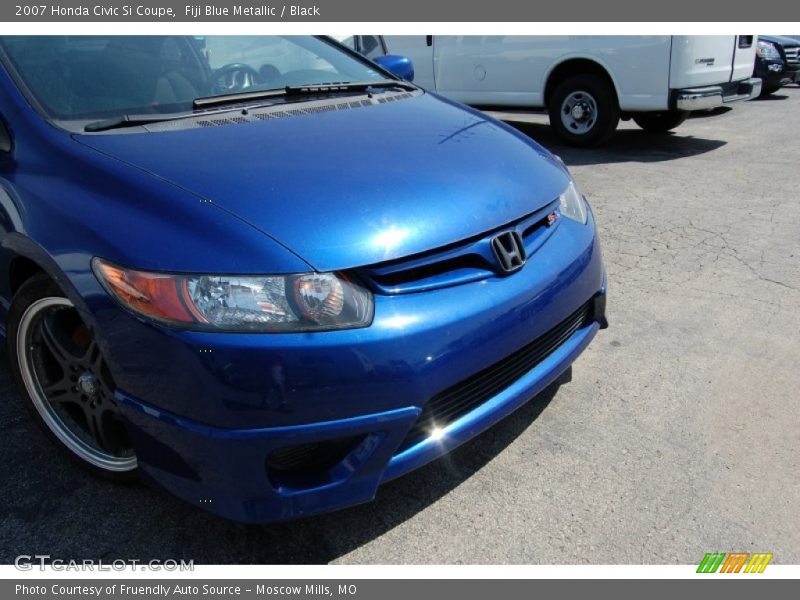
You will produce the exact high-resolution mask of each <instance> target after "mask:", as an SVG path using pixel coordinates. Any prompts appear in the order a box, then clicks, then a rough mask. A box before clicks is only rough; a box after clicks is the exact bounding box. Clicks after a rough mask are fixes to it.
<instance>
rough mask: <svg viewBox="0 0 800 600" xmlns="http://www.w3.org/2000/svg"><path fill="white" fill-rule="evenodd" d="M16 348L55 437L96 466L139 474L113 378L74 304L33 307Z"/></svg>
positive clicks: (49, 301) (50, 300)
mask: <svg viewBox="0 0 800 600" xmlns="http://www.w3.org/2000/svg"><path fill="white" fill-rule="evenodd" d="M16 343H17V357H18V361H19V368H20V373H21V375H22V380H23V383H24V385H25V388H26V390H27V392H28V394H29V396H30V398H31V400H32V402H33V405H34V407H35V408H36V410H37V412H38V413H39V415H40V416H41V417H42V420H43V421H44V422H45V424H46V425H47V426H48V427H49V428H50V430H51V431H52V432H53V434H54V435H55V436H56V437H57V438H58V439H59V440H60V441H61V442H62V443H63V444H64V445H65V446H67V448H68V449H69V450H71V451H72V452H73V453H74V454H76V455H77V456H78V457H79V458H81V459H83V460H84V461H86V462H88V463H90V464H92V465H94V466H96V467H99V468H101V469H104V470H107V471H112V472H124V471H132V470H134V469H136V466H137V461H136V455H135V454H134V452H133V448H132V446H131V443H130V440H129V438H128V435H127V430H126V429H125V426H124V424H123V422H122V418H121V414H120V411H119V407H118V406H117V403H116V401H115V399H114V388H115V385H114V381H113V378H112V377H111V374H110V373H109V371H108V367H107V365H106V363H105V360H104V359H103V355H102V352H101V351H100V348H99V346H98V345H97V341H96V340H95V339H94V336H92V334H91V332H90V331H89V329H88V327H86V325H85V324H84V323H83V321H82V319H81V318H80V315H79V314H78V311H77V310H76V309H75V307H74V306H73V304H72V303H71V302H70V301H69V300H68V299H67V298H62V297H46V298H41V299H39V300H37V301H35V302H33V303H32V304H31V305H30V306H29V307H28V308H27V309H26V310H25V312H24V313H23V315H22V318H21V319H20V324H19V328H18V330H17V339H16Z"/></svg>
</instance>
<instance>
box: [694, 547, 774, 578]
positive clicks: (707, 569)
mask: <svg viewBox="0 0 800 600" xmlns="http://www.w3.org/2000/svg"><path fill="white" fill-rule="evenodd" d="M771 560H772V554H771V553H767V552H755V553H753V554H750V553H749V552H729V553H725V552H707V553H706V555H705V556H704V557H703V560H701V561H700V564H699V565H698V567H697V572H698V573H763V572H764V569H766V568H767V565H768V564H769V563H770V561H771Z"/></svg>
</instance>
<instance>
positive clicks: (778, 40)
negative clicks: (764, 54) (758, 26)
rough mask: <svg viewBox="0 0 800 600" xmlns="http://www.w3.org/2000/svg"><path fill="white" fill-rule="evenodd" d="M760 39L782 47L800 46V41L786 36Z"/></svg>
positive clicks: (768, 36) (770, 36)
mask: <svg viewBox="0 0 800 600" xmlns="http://www.w3.org/2000/svg"><path fill="white" fill-rule="evenodd" d="M758 39H759V40H764V41H765V42H772V43H775V44H780V45H781V46H788V47H790V48H793V47H794V46H800V40H796V39H794V38H790V37H786V36H785V35H759V36H758Z"/></svg>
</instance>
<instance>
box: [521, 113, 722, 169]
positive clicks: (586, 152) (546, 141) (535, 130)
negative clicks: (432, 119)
mask: <svg viewBox="0 0 800 600" xmlns="http://www.w3.org/2000/svg"><path fill="white" fill-rule="evenodd" d="M506 123H508V124H509V125H511V126H512V127H514V128H515V129H517V130H519V131H520V132H522V133H524V134H525V135H527V136H528V137H530V138H532V139H533V140H535V141H536V142H538V143H539V144H541V145H542V146H544V147H545V148H547V149H548V150H550V151H551V152H553V153H554V154H557V155H558V156H560V157H561V158H562V160H563V161H564V162H565V163H566V164H567V166H570V167H571V166H584V165H599V164H610V163H625V162H643V163H649V162H664V161H668V160H675V159H678V158H685V157H689V156H697V155H700V154H705V153H707V152H712V151H714V150H717V149H718V148H721V147H722V146H724V145H725V144H727V142H725V141H723V140H709V139H705V138H698V137H694V136H690V135H682V134H681V133H680V130H678V131H677V132H670V133H663V134H652V133H647V132H645V131H642V130H639V129H619V130H617V131H616V132H615V133H614V135H613V136H612V137H611V139H610V140H609V141H608V142H607V143H606V144H604V145H602V146H600V147H598V148H574V147H572V146H567V145H565V144H563V142H561V141H560V140H559V139H558V137H557V136H556V134H555V133H554V132H553V130H552V129H551V128H550V126H549V125H547V124H543V123H530V122H524V121H513V120H507V121H506Z"/></svg>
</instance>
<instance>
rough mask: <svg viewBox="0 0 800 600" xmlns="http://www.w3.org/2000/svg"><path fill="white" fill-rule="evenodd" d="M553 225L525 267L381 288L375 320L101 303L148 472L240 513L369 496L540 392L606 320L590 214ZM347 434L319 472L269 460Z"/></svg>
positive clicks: (303, 508)
mask: <svg viewBox="0 0 800 600" xmlns="http://www.w3.org/2000/svg"><path fill="white" fill-rule="evenodd" d="M557 223H558V224H557V225H556V226H555V227H556V230H555V231H554V233H553V235H551V236H550V238H549V239H548V241H547V242H546V243H545V244H544V245H543V246H542V247H541V248H540V249H539V250H537V252H536V253H535V254H533V255H531V256H530V257H529V263H528V265H526V267H525V268H524V269H522V270H521V271H519V272H517V273H515V274H514V275H512V276H509V277H505V278H493V279H489V280H483V281H480V282H474V283H471V284H464V285H458V286H454V287H450V288H444V289H439V290H435V291H429V292H424V293H415V294H406V295H401V296H394V297H386V296H384V297H376V308H375V321H374V322H373V324H372V326H370V327H368V328H365V329H359V330H350V331H336V332H318V333H311V334H268V335H253V334H210V333H199V332H178V331H172V330H167V329H163V328H161V327H159V326H157V325H154V324H151V323H145V322H142V321H139V320H137V319H135V318H134V317H132V316H130V315H129V314H128V313H126V312H125V311H122V310H120V309H118V308H115V309H112V306H111V305H108V306H107V307H106V308H105V309H100V310H97V311H96V312H95V314H96V316H97V318H98V321H99V323H98V325H99V330H100V331H103V333H104V336H105V338H106V340H105V341H106V342H107V344H106V345H107V347H106V348H104V351H105V353H106V355H107V356H109V363H110V366H111V367H112V372H113V374H114V376H115V378H116V381H117V385H118V388H119V391H118V393H117V399H118V401H119V404H120V406H121V409H122V412H123V414H124V415H125V417H126V419H127V421H128V425H129V431H130V433H131V437H132V441H133V444H134V447H135V449H136V453H137V456H138V458H139V464H140V468H141V472H142V473H143V475H144V476H145V477H146V478H148V479H150V480H151V481H153V482H155V483H157V484H158V485H160V486H162V487H164V488H166V489H167V490H169V491H170V492H172V493H173V494H175V495H176V496H178V497H180V498H182V499H184V500H186V501H187V502H190V503H192V504H194V505H195V506H198V507H200V508H204V509H206V510H208V511H210V512H213V513H216V514H219V515H222V516H224V517H227V518H230V519H234V520H238V521H244V522H267V521H275V520H282V519H290V518H296V517H301V516H306V515H311V514H314V513H319V512H324V511H330V510H334V509H338V508H343V507H345V506H349V505H353V504H357V503H361V502H365V501H368V500H370V499H372V498H373V497H374V495H375V493H376V491H377V488H378V486H379V484H380V483H382V482H384V481H387V480H389V479H392V478H395V477H399V476H400V475H402V474H404V473H407V472H409V471H411V470H413V469H415V468H417V467H419V466H421V465H423V464H425V463H427V462H429V461H431V460H433V459H435V458H436V457H438V456H441V455H442V454H444V453H445V452H447V451H449V450H451V449H452V448H454V447H455V446H458V445H459V444H462V443H464V442H465V441H467V440H469V439H470V438H472V437H474V436H475V435H477V434H478V433H480V432H481V431H483V430H484V429H486V428H487V427H489V426H491V425H492V424H493V423H496V422H497V421H499V420H500V419H502V418H503V417H505V416H506V415H508V414H509V413H510V412H512V411H513V410H515V409H516V408H517V407H519V406H520V405H522V404H524V403H525V402H527V401H528V400H530V399H531V398H532V397H533V396H534V395H536V394H537V393H539V392H540V391H541V390H543V389H544V388H545V387H546V386H548V385H549V384H550V383H551V382H553V381H554V380H555V379H557V378H558V377H559V375H560V374H561V373H562V372H563V371H564V370H565V369H566V368H567V367H568V366H569V365H570V364H571V363H572V362H573V361H574V360H575V358H576V357H577V356H578V355H579V354H580V353H581V351H582V350H583V349H584V348H585V347H586V346H587V345H588V344H589V342H590V341H591V339H592V338H593V337H594V335H595V333H596V332H597V330H598V329H599V328H600V327H601V326H604V325H605V285H606V284H605V272H604V269H603V265H602V259H601V255H600V249H599V245H598V242H597V239H596V237H595V232H594V222H593V217H591V216H590V219H589V223H588V224H587V225H586V226H583V225H578V224H577V223H574V222H571V221H568V220H567V219H560V220H559V221H558V222H557ZM587 302H588V303H589V305H590V306H591V310H590V311H589V314H590V317H591V318H588V319H587V320H586V321H585V322H583V323H582V325H581V326H580V327H579V328H578V329H576V330H574V331H573V332H571V334H570V335H569V337H567V338H566V339H563V340H562V341H561V342H560V345H558V347H557V348H555V350H553V351H552V352H550V353H549V354H548V355H547V356H546V357H545V358H544V359H542V360H540V361H539V362H538V363H537V364H536V365H535V366H534V367H533V368H531V369H530V370H528V371H527V372H524V373H522V374H521V375H520V376H518V377H516V379H515V380H514V381H513V382H511V383H510V384H509V385H508V386H507V387H505V388H503V389H502V390H501V391H499V392H497V393H495V394H494V395H492V396H491V397H489V398H487V399H485V401H483V402H482V403H481V404H480V405H478V406H475V407H473V408H472V409H471V410H469V412H467V413H465V414H463V415H461V416H459V417H457V418H455V419H454V420H452V421H450V422H448V423H446V424H445V426H444V427H443V428H442V430H441V431H439V432H438V433H437V435H435V436H432V437H428V438H426V439H422V440H421V441H417V442H415V443H414V444H412V445H407V446H403V441H404V439H405V437H406V435H407V434H408V433H409V431H410V430H411V429H412V427H413V426H414V424H415V422H416V421H417V419H418V418H419V417H420V415H421V414H422V412H423V408H424V407H425V405H426V403H427V402H428V401H429V399H430V398H432V397H434V396H435V395H436V394H438V393H440V392H441V391H442V390H445V389H449V388H451V387H452V386H453V385H454V384H457V383H458V382H462V381H464V380H465V379H467V378H469V377H470V376H472V375H473V374H475V373H477V372H479V371H481V369H483V368H485V367H486V366H487V365H492V364H495V363H498V362H500V361H502V360H504V359H506V358H507V357H508V356H509V355H510V353H513V352H515V351H517V350H519V349H521V348H523V347H525V346H526V344H529V343H530V342H531V340H534V339H538V338H539V337H541V336H543V335H544V334H546V333H547V332H549V331H551V330H552V329H553V327H554V326H555V325H556V324H557V323H560V322H562V321H563V320H564V319H566V318H567V317H568V316H569V315H570V314H572V313H574V312H575V310H576V309H577V308H578V307H580V306H582V305H585V304H586V303H587ZM109 338H111V339H109ZM143 347H146V348H147V349H148V351H147V352H141V349H142V348H143ZM338 440H344V451H343V452H342V444H338V443H337V444H338V445H336V447H335V449H332V450H331V452H341V454H340V455H339V454H337V455H336V459H335V460H334V461H333V462H331V463H330V464H326V465H325V466H324V467H323V468H315V469H313V470H311V471H308V472H306V471H304V470H302V469H301V470H300V471H299V472H286V471H281V470H276V469H274V468H273V467H272V466H271V462H270V461H271V457H273V456H275V455H276V454H281V453H282V454H286V449H287V448H289V449H296V448H301V449H302V448H306V447H309V446H312V447H313V446H314V445H321V447H322V448H326V447H327V446H326V444H330V443H334V442H337V441H338ZM348 444H349V445H348ZM289 454H291V452H290V453H289Z"/></svg>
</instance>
